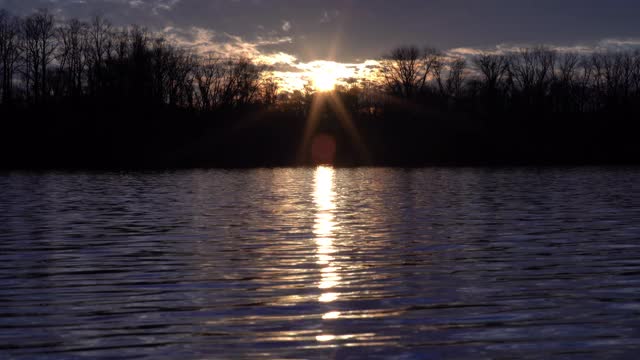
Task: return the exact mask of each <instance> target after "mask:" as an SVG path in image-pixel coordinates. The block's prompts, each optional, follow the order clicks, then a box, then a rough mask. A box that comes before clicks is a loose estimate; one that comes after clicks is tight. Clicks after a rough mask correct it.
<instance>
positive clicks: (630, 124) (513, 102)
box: [0, 10, 640, 169]
mask: <svg viewBox="0 0 640 360" xmlns="http://www.w3.org/2000/svg"><path fill="white" fill-rule="evenodd" d="M270 70H271V69H269V68H268V67H266V66H264V65H260V64H257V63H255V62H254V61H253V60H252V59H247V58H225V57H220V56H216V55H214V54H197V53H194V52H192V51H190V50H189V49H186V48H183V47H180V46H179V45H177V44H174V43H171V42H170V41H167V40H166V39H164V38H163V37H162V36H161V34H157V33H153V32H150V31H147V30H145V29H143V28H141V27H137V26H128V27H116V26H113V25H111V23H110V22H109V21H107V20H106V19H103V18H101V17H94V18H92V19H91V20H90V21H87V22H82V21H79V20H68V21H64V22H61V21H58V20H56V19H55V18H54V16H53V15H52V14H51V13H50V12H48V11H47V10H40V11H37V12H35V13H33V14H32V15H29V16H27V17H24V18H18V17H15V16H12V15H10V14H9V13H8V12H6V11H2V10H0V72H1V73H2V83H1V84H0V85H1V86H0V167H5V168H60V167H71V168H77V167H81V168H87V167H91V168H94V167H95V168H107V169H112V168H136V169H137V168H142V167H148V168H165V167H171V168H173V167H194V166H205V167H210V166H211V167H218V166H224V167H237V166H290V165H309V164H312V163H313V158H312V156H311V155H310V152H311V150H310V149H308V148H303V147H305V146H307V147H308V146H310V144H312V143H313V141H312V140H313V137H314V136H316V135H319V134H324V135H329V136H330V137H332V138H334V139H335V141H336V145H337V153H336V155H335V163H336V164H338V165H393V166H422V165H431V164H459V165H487V164H498V165H500V164H538V163H542V164H557V163H563V164H564V163H580V164H593V163H603V164H611V163H637V162H638V161H639V160H640V146H639V145H638V142H637V141H636V140H635V138H634V136H635V134H636V133H637V132H636V131H637V127H638V126H637V116H638V115H639V113H640V54H639V53H638V52H634V51H623V52H592V53H580V54H579V53H570V52H564V51H563V52H559V51H556V50H554V49H551V48H547V47H533V48H523V49H519V50H515V51H510V52H500V53H497V52H487V53H477V54H475V55H472V56H467V57H457V56H452V55H451V54H448V53H445V52H441V51H438V50H436V49H432V48H426V49H420V48H418V47H415V46H404V47H398V48H396V49H394V50H393V51H391V52H390V53H388V54H387V55H386V56H384V57H382V58H380V59H379V60H378V65H377V68H376V69H375V70H376V76H374V77H372V78H367V79H344V80H347V81H346V82H345V84H347V83H348V85H339V86H337V87H336V89H335V90H334V91H333V92H332V93H331V94H324V93H319V92H317V91H315V90H314V88H313V84H311V83H310V84H308V85H307V86H305V88H304V89H301V90H296V91H293V92H285V91H280V89H279V87H278V82H277V80H276V79H274V78H273V76H272V75H271V74H272V73H271V71H270ZM310 124H311V125H313V127H312V128H310V127H309V126H310Z"/></svg>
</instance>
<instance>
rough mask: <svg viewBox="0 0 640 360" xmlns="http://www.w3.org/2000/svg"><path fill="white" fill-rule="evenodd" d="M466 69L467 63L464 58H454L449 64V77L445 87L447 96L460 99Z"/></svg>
mask: <svg viewBox="0 0 640 360" xmlns="http://www.w3.org/2000/svg"><path fill="white" fill-rule="evenodd" d="M466 67H467V62H466V61H465V59H464V58H455V59H453V60H452V61H451V62H450V63H449V76H448V77H447V85H446V88H447V93H448V94H449V96H453V97H460V96H461V95H462V90H463V86H464V78H465V75H464V71H465V68H466Z"/></svg>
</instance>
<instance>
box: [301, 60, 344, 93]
mask: <svg viewBox="0 0 640 360" xmlns="http://www.w3.org/2000/svg"><path fill="white" fill-rule="evenodd" d="M340 70H341V69H340V68H339V66H338V65H337V64H336V63H334V62H330V61H317V62H315V63H314V64H313V67H312V68H311V69H309V71H308V74H309V77H310V79H311V82H312V83H313V87H314V88H315V89H316V90H317V91H322V92H326V91H333V90H334V89H335V87H336V85H337V84H338V81H339V80H338V79H339V77H340Z"/></svg>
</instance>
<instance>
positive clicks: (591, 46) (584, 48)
mask: <svg viewBox="0 0 640 360" xmlns="http://www.w3.org/2000/svg"><path fill="white" fill-rule="evenodd" d="M540 45H542V46H544V47H546V48H548V49H551V50H555V51H557V52H559V53H577V54H590V53H594V52H609V51H613V52H615V51H629V50H630V51H633V50H640V38H627V39H613V38H612V39H603V40H600V41H596V42H591V43H583V44H574V45H557V44H508V43H504V44H498V45H496V46H493V47H459V48H453V49H449V50H447V51H446V52H445V53H446V54H447V55H448V56H452V57H454V56H455V57H464V58H471V57H473V56H476V55H479V54H497V55H501V54H509V53H514V52H518V51H520V50H521V49H523V48H531V47H535V46H540Z"/></svg>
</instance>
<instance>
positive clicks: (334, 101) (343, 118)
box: [329, 93, 371, 163]
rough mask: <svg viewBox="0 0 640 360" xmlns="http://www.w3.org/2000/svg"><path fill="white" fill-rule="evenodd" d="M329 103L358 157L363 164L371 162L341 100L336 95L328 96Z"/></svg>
mask: <svg viewBox="0 0 640 360" xmlns="http://www.w3.org/2000/svg"><path fill="white" fill-rule="evenodd" d="M329 103H330V105H331V107H332V109H333V110H334V111H335V112H336V114H337V115H338V120H340V122H341V124H342V127H343V128H344V129H345V130H346V131H347V133H348V134H349V136H350V137H351V141H352V142H353V144H354V145H355V146H356V150H357V151H358V155H359V156H360V157H361V159H362V160H364V161H365V163H370V162H371V156H370V154H369V151H368V150H367V147H366V146H365V144H364V141H363V140H362V137H361V136H360V134H359V133H358V129H356V127H355V125H354V124H353V120H352V119H351V115H349V111H347V109H346V107H345V106H344V104H343V103H342V100H341V99H340V98H339V97H338V95H337V94H336V93H331V94H329Z"/></svg>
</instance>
